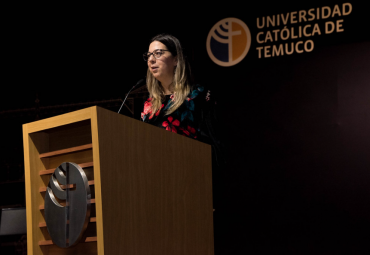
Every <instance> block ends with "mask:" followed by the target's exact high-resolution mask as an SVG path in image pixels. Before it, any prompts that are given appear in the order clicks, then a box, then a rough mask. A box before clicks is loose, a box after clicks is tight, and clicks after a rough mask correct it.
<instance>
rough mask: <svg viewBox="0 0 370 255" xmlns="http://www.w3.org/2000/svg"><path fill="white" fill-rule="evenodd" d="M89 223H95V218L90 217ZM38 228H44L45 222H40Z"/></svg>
mask: <svg viewBox="0 0 370 255" xmlns="http://www.w3.org/2000/svg"><path fill="white" fill-rule="evenodd" d="M90 222H96V217H91V218H90ZM39 228H46V222H40V223H39Z"/></svg>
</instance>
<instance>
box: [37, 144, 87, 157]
mask: <svg viewBox="0 0 370 255" xmlns="http://www.w3.org/2000/svg"><path fill="white" fill-rule="evenodd" d="M87 149H92V143H90V144H84V145H79V146H76V147H72V148H67V149H62V150H57V151H51V152H46V153H42V154H40V156H39V157H40V158H48V157H53V156H58V155H62V154H67V153H71V152H76V151H84V150H87Z"/></svg>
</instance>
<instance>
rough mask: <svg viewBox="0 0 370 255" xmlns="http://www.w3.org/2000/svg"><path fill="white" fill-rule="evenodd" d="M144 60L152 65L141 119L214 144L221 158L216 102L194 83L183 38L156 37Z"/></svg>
mask: <svg viewBox="0 0 370 255" xmlns="http://www.w3.org/2000/svg"><path fill="white" fill-rule="evenodd" d="M144 60H145V61H146V62H147V64H148V71H147V80H146V83H147V88H148V91H149V98H148V100H147V101H146V102H145V103H144V111H143V112H142V113H141V119H142V120H143V121H144V122H146V123H149V124H152V125H155V126H157V127H160V128H164V129H166V130H168V131H171V132H174V133H178V134H180V135H184V136H187V137H191V138H193V139H197V140H200V141H202V142H206V143H208V144H211V145H212V147H213V151H214V157H216V158H215V159H216V160H217V156H218V157H219V153H218V152H219V150H220V143H219V141H218V139H217V138H216V132H215V127H214V124H213V123H214V119H215V115H214V106H215V102H214V101H213V100H212V97H211V92H210V91H209V90H205V89H204V87H202V86H199V85H193V84H192V83H191V79H190V75H191V72H190V66H189V64H188V62H187V61H186V59H185V57H184V55H183V51H182V47H181V44H180V42H179V40H178V39H177V38H176V37H174V36H172V35H168V34H160V35H157V36H155V37H154V38H152V40H151V41H150V45H149V51H148V52H147V53H144ZM215 153H216V154H215Z"/></svg>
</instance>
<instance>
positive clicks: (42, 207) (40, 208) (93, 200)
mask: <svg viewBox="0 0 370 255" xmlns="http://www.w3.org/2000/svg"><path fill="white" fill-rule="evenodd" d="M90 203H91V204H95V198H92V199H91V201H90ZM60 204H61V205H63V206H65V205H66V203H60ZM44 209H45V205H40V206H39V210H44Z"/></svg>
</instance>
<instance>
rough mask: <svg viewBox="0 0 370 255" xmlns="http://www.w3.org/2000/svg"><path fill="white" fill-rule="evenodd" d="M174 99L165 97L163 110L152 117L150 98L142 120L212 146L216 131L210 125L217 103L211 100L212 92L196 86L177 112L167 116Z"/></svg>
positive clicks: (145, 104) (142, 114)
mask: <svg viewBox="0 0 370 255" xmlns="http://www.w3.org/2000/svg"><path fill="white" fill-rule="evenodd" d="M172 99H173V95H167V96H165V97H164V98H163V100H162V108H161V109H160V110H158V111H157V112H156V113H155V114H153V115H152V112H151V109H150V108H151V105H152V103H151V98H148V100H147V101H146V102H145V103H144V111H143V112H142V113H141V119H142V120H143V121H144V122H146V123H149V124H152V125H154V126H157V127H160V128H164V129H166V130H167V131H170V132H174V133H177V134H180V135H184V136H187V137H190V138H193V139H197V140H201V141H203V142H206V143H209V144H211V145H212V144H213V143H214V141H212V140H213V138H214V137H215V134H213V133H214V130H213V127H212V126H210V124H211V119H212V115H213V114H214V105H215V104H216V103H215V102H214V101H213V100H212V99H211V91H210V90H207V91H205V89H204V87H202V86H200V85H196V86H194V87H193V89H192V90H191V92H190V93H189V95H188V97H187V98H186V100H185V101H184V103H183V104H182V105H181V106H180V107H179V108H178V109H176V111H174V112H173V113H171V114H169V115H166V114H165V113H166V110H167V109H168V108H169V107H170V106H171V103H172ZM151 115H152V116H151Z"/></svg>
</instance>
